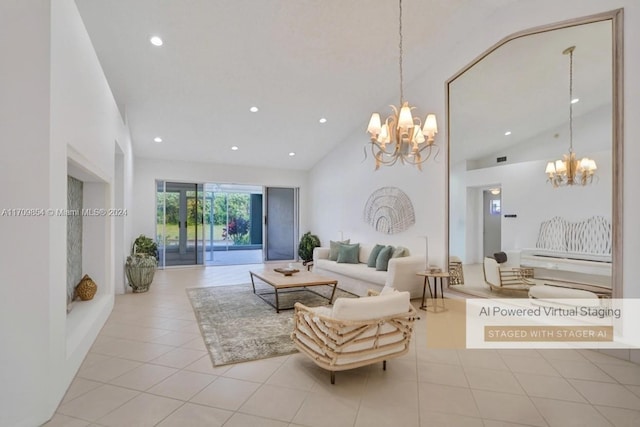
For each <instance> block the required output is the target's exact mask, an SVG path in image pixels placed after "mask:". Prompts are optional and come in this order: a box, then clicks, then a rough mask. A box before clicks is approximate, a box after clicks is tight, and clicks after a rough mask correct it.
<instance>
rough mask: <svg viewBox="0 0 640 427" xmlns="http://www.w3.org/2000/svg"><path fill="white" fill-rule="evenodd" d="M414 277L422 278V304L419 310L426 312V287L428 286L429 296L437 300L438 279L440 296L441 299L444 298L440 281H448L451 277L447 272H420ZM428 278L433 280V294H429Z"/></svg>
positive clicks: (429, 284)
mask: <svg viewBox="0 0 640 427" xmlns="http://www.w3.org/2000/svg"><path fill="white" fill-rule="evenodd" d="M416 275H418V276H423V277H424V283H423V285H422V304H421V305H420V309H421V310H426V309H427V304H426V298H427V286H429V295H430V296H431V298H435V299H437V298H438V279H440V294H441V295H442V298H444V288H443V285H442V279H445V278H446V279H447V280H449V278H450V277H451V274H449V272H447V271H437V272H436V271H434V272H431V271H421V272H419V273H416ZM429 277H432V278H433V293H432V292H431V283H429Z"/></svg>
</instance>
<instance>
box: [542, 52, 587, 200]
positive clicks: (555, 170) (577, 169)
mask: <svg viewBox="0 0 640 427" xmlns="http://www.w3.org/2000/svg"><path fill="white" fill-rule="evenodd" d="M575 48H576V47H575V46H571V47H568V48H566V49H565V50H564V51H563V52H562V54H563V55H569V153H568V154H565V155H563V156H562V160H556V161H555V162H549V163H547V168H546V169H545V173H546V174H547V177H548V179H547V181H548V182H550V183H551V184H552V185H553V186H554V187H562V186H567V185H587V184H591V182H592V181H593V176H594V175H595V173H596V170H597V169H598V168H597V166H596V162H595V160H593V159H590V158H588V157H583V158H582V159H581V160H578V159H576V153H574V152H573V51H574V50H575Z"/></svg>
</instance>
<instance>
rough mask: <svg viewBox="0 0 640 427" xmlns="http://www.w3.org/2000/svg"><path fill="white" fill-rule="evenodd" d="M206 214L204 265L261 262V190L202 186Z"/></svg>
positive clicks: (253, 187)
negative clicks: (206, 240)
mask: <svg viewBox="0 0 640 427" xmlns="http://www.w3.org/2000/svg"><path fill="white" fill-rule="evenodd" d="M205 196H206V200H207V202H206V203H209V204H208V205H206V204H205V208H206V211H207V212H208V215H209V217H210V218H211V224H210V228H207V231H206V234H207V236H208V238H207V239H208V242H207V254H206V263H207V264H209V265H235V264H253V263H260V262H262V187H258V186H250V185H238V184H206V185H205Z"/></svg>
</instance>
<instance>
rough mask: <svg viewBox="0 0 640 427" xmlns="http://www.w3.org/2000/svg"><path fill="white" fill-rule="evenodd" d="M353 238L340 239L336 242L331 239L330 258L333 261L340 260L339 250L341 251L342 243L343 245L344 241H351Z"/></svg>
mask: <svg viewBox="0 0 640 427" xmlns="http://www.w3.org/2000/svg"><path fill="white" fill-rule="evenodd" d="M350 240H351V239H347V240H342V241H338V242H334V241H333V240H330V241H329V259H330V260H331V261H337V260H338V252H339V251H340V245H342V244H343V243H347V244H348V243H349V242H350Z"/></svg>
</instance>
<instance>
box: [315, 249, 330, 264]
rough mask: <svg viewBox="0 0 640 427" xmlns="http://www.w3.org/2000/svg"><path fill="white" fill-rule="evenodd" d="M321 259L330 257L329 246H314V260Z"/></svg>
mask: <svg viewBox="0 0 640 427" xmlns="http://www.w3.org/2000/svg"><path fill="white" fill-rule="evenodd" d="M319 259H329V248H323V247H316V248H313V261H314V262H315V261H317V260H319Z"/></svg>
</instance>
